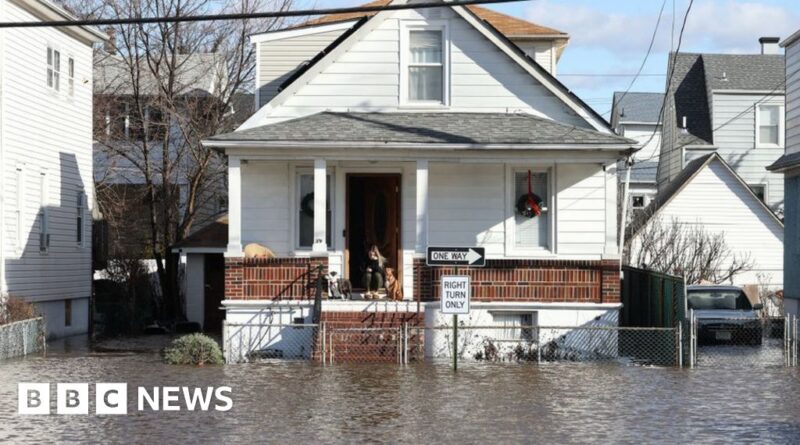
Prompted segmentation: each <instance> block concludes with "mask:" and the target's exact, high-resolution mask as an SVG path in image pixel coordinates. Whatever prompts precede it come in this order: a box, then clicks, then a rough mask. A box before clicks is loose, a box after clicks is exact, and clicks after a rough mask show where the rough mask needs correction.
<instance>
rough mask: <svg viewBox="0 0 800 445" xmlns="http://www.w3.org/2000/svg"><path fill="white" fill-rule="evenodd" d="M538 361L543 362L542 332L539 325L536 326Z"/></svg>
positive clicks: (538, 362)
mask: <svg viewBox="0 0 800 445" xmlns="http://www.w3.org/2000/svg"><path fill="white" fill-rule="evenodd" d="M536 363H537V364H540V363H542V332H541V330H540V329H539V326H536Z"/></svg>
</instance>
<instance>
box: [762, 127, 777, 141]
mask: <svg viewBox="0 0 800 445" xmlns="http://www.w3.org/2000/svg"><path fill="white" fill-rule="evenodd" d="M758 141H759V142H761V143H762V144H777V143H778V127H777V126H763V125H762V126H761V127H759V129H758Z"/></svg>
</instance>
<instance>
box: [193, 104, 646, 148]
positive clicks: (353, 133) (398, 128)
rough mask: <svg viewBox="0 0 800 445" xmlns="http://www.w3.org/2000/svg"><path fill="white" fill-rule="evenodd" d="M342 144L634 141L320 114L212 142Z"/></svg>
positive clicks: (471, 118)
mask: <svg viewBox="0 0 800 445" xmlns="http://www.w3.org/2000/svg"><path fill="white" fill-rule="evenodd" d="M225 141H241V142H256V141H263V142H335V143H337V144H340V143H342V142H354V143H375V142H377V143H411V144H476V145H492V144H519V145H546V144H595V145H596V144H615V145H633V144H635V141H632V140H630V139H627V138H624V137H621V136H617V135H614V134H608V133H601V132H599V131H595V130H588V129H585V128H579V127H574V126H571V125H566V124H562V123H559V122H555V121H552V120H550V119H545V118H541V117H536V116H531V115H529V114H522V113H456V112H424V113H411V112H404V113H357V112H348V113H343V112H330V111H325V112H321V113H317V114H312V115H310V116H305V117H301V118H297V119H292V120H288V121H283V122H279V123H276V124H271V125H263V126H260V127H255V128H250V129H247V130H242V131H236V132H232V133H226V134H220V135H217V136H214V137H211V138H209V139H208V140H207V142H208V143H209V145H214V144H213V143H214V142H225Z"/></svg>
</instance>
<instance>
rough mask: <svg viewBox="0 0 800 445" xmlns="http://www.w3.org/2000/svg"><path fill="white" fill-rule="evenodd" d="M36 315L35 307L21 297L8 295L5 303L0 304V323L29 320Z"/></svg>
mask: <svg viewBox="0 0 800 445" xmlns="http://www.w3.org/2000/svg"><path fill="white" fill-rule="evenodd" d="M0 303H2V301H0ZM38 316H39V314H37V313H36V308H35V307H34V306H33V305H32V304H31V303H28V302H27V301H25V300H23V299H21V298H17V297H8V299H7V300H6V302H5V305H3V306H0V324H3V323H13V322H15V321H22V320H29V319H31V318H36V317H38Z"/></svg>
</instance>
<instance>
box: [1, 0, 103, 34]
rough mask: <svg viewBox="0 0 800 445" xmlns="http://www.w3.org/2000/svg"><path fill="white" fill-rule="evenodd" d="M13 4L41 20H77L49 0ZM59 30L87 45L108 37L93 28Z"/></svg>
mask: <svg viewBox="0 0 800 445" xmlns="http://www.w3.org/2000/svg"><path fill="white" fill-rule="evenodd" d="M13 2H14V3H16V4H18V5H19V6H21V7H22V8H24V9H26V10H27V11H29V12H31V13H32V14H33V15H35V16H36V17H38V18H39V19H41V20H70V21H73V20H77V17H75V15H74V14H72V13H71V12H69V11H68V10H67V9H65V8H63V7H62V6H61V5H59V4H57V3H56V2H54V1H51V0H13ZM60 29H61V30H62V31H63V32H65V33H67V34H72V35H73V36H75V37H78V38H80V39H82V40H83V41H85V42H86V43H88V44H92V43H96V42H102V41H104V40H108V36H107V35H106V34H105V33H103V32H102V31H100V30H99V29H97V28H96V27H94V26H70V27H64V28H60Z"/></svg>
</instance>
